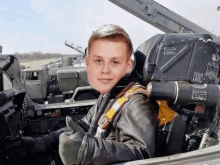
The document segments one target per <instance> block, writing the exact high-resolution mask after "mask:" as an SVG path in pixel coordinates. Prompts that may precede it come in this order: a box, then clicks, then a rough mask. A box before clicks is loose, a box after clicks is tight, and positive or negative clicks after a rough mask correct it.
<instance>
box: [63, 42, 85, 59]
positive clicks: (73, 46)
mask: <svg viewBox="0 0 220 165" xmlns="http://www.w3.org/2000/svg"><path fill="white" fill-rule="evenodd" d="M65 45H66V46H68V47H70V48H72V49H74V50H76V51H77V52H79V53H80V54H82V55H83V56H85V53H84V49H83V48H82V47H81V46H78V45H76V44H74V43H72V42H70V41H67V40H66V41H65Z"/></svg>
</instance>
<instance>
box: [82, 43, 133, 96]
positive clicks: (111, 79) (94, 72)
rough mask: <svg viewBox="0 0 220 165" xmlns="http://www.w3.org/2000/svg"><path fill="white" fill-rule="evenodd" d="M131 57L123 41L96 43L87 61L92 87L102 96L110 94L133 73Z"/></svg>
mask: <svg viewBox="0 0 220 165" xmlns="http://www.w3.org/2000/svg"><path fill="white" fill-rule="evenodd" d="M129 57H130V56H129V55H128V51H127V46H126V44H125V43H124V42H123V41H109V40H96V41H94V43H93V44H92V46H91V49H90V51H89V56H88V57H86V59H85V60H86V67H87V70H88V79H89V83H90V85H91V86H92V87H93V88H94V89H95V90H97V91H99V92H100V93H101V94H106V93H108V92H109V91H110V90H111V89H112V88H113V87H114V86H115V85H116V83H117V82H118V81H119V80H120V79H121V78H122V77H123V76H124V75H125V74H127V73H129V72H130V71H131V68H132V60H131V59H130V58H129ZM128 58H129V59H128Z"/></svg>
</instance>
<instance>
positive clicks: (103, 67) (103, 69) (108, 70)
mask: <svg viewBox="0 0 220 165" xmlns="http://www.w3.org/2000/svg"><path fill="white" fill-rule="evenodd" d="M101 72H102V73H111V69H110V67H109V66H108V65H106V64H105V65H103V66H102V70H101Z"/></svg>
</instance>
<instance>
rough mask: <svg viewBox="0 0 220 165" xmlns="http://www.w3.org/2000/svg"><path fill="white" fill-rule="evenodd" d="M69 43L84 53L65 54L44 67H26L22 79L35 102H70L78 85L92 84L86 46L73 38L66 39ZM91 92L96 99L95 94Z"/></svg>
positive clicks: (66, 42)
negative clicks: (88, 72)
mask: <svg viewBox="0 0 220 165" xmlns="http://www.w3.org/2000/svg"><path fill="white" fill-rule="evenodd" d="M65 45H66V46H68V47H70V48H72V49H74V50H76V51H78V52H79V53H80V54H78V55H67V56H64V57H62V58H61V59H57V60H55V61H50V62H48V63H45V64H42V65H41V67H40V68H39V67H38V68H36V67H32V68H26V69H23V70H22V76H21V77H22V82H23V84H24V86H25V88H26V90H27V93H28V95H29V97H30V98H31V99H32V101H34V102H36V103H40V104H51V103H60V102H65V101H67V102H68V101H71V100H72V99H71V98H72V96H73V93H74V91H75V89H76V88H77V87H82V86H89V83H88V79H87V71H86V67H85V53H84V52H83V49H82V48H81V47H80V46H78V45H76V44H73V43H72V42H70V41H65ZM87 94H88V92H87ZM88 95H89V96H90V97H91V99H92V98H95V96H94V95H93V93H89V94H88ZM87 98H88V97H87Z"/></svg>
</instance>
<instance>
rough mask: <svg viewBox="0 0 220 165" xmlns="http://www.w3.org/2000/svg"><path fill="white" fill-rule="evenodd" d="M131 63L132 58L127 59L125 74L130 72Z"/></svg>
mask: <svg viewBox="0 0 220 165" xmlns="http://www.w3.org/2000/svg"><path fill="white" fill-rule="evenodd" d="M132 64H133V60H132V59H129V60H128V62H127V69H126V74H128V73H130V72H131V69H132Z"/></svg>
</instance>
